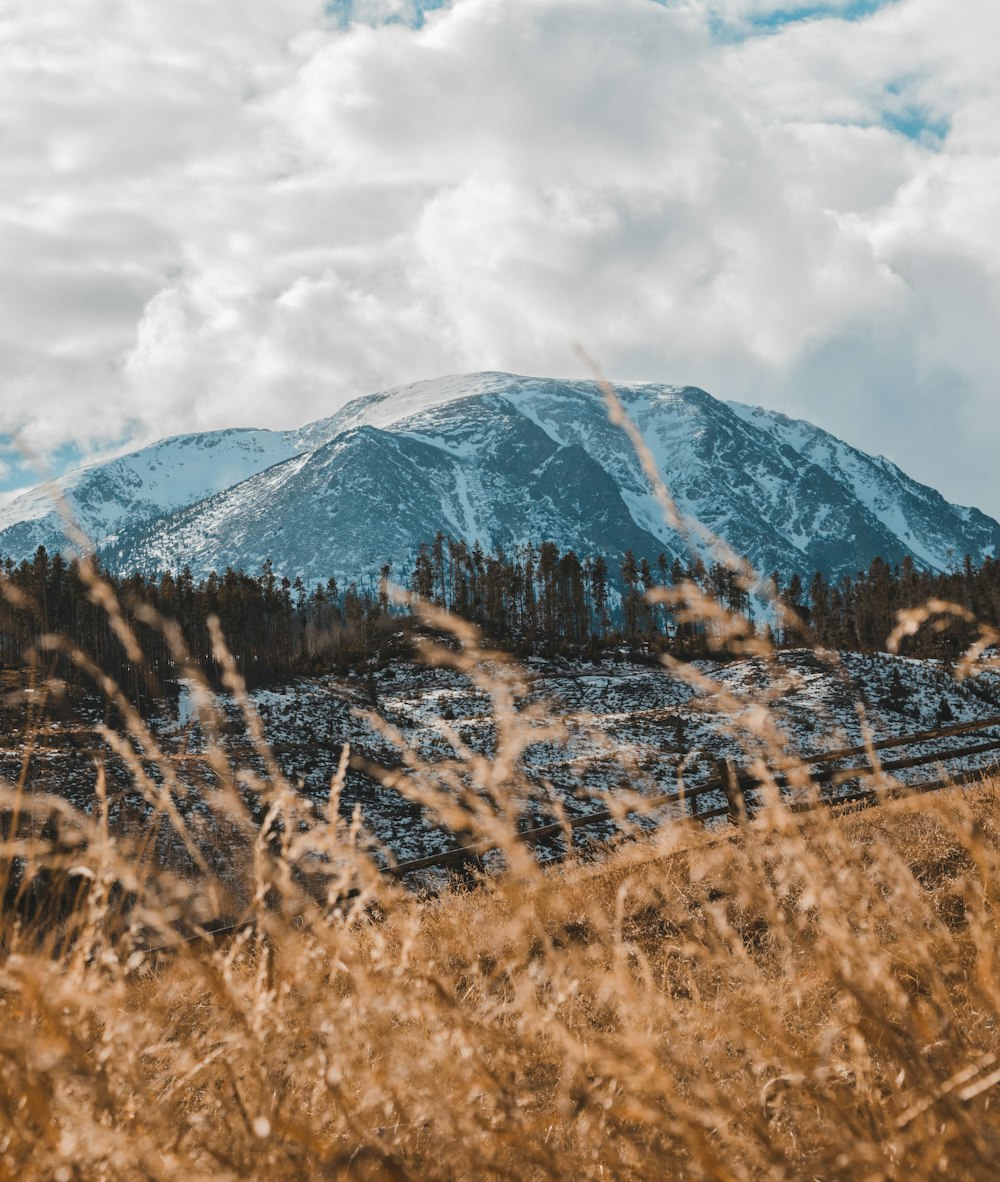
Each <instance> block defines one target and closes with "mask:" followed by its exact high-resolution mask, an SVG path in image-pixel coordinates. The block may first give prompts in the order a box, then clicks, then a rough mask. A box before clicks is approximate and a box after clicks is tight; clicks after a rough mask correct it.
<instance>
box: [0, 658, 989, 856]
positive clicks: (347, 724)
mask: <svg viewBox="0 0 1000 1182" xmlns="http://www.w3.org/2000/svg"><path fill="white" fill-rule="evenodd" d="M521 674H522V676H521V681H520V684H519V686H518V691H519V692H518V695H517V697H516V706H517V709H518V711H519V712H521V716H522V717H523V718H524V721H523V722H522V723H520V724H518V725H521V726H524V727H527V728H529V731H530V733H529V734H528V736H527V738H526V746H525V749H524V752H523V756H522V758H521V760H520V763H519V767H518V769H517V774H516V775H515V776H513V777H512V778H511V780H510V783H511V785H512V787H511V791H512V792H514V793H516V794H517V796H518V800H519V807H520V811H521V814H522V825H523V827H531V826H532V825H536V824H541V823H546V822H549V821H551V820H553V818H554V817H556V816H557V815H558V813H559V811H560V810H563V811H564V812H565V813H566V814H567V815H569V816H578V815H580V814H584V813H588V812H593V811H596V810H598V809H601V808H603V807H606V805H607V803H608V800H609V798H610V799H612V800H613V799H614V798H615V797H616V795H620V794H621V793H622V792H623V791H625V790H628V791H632V792H639V793H642V794H644V795H647V796H651V795H656V794H658V793H669V792H673V791H675V790H677V789H678V788H684V789H685V790H687V789H690V788H692V787H695V788H696V787H697V786H699V785H701V784H703V783H704V782H705V781H706V780H707V779H708V778H709V777H710V776H711V775H712V774H713V773H714V771H715V765H716V761H717V760H718V759H719V758H722V757H729V758H732V759H733V760H734V761H735V762H736V763H737V764H739V765H741V766H743V767H746V766H748V765H749V764H750V763H751V762H752V760H753V758H754V757H755V756H757V755H760V754H763V753H764V752H765V751H766V750H767V749H768V748H770V749H771V750H773V749H774V747H775V745H776V744H777V745H779V746H782V747H783V749H784V750H785V751H786V752H788V753H794V754H803V755H805V754H818V753H820V752H823V751H827V750H830V749H833V748H838V747H843V746H850V745H854V744H856V743H859V742H861V741H863V739H864V737H865V735H864V729H863V728H864V727H865V726H867V727H868V728H869V729H870V734H871V736H872V737H873V738H875V739H881V738H889V737H894V736H897V735H905V734H911V733H915V732H919V731H923V730H929V729H932V728H934V727H936V726H939V725H946V726H947V725H955V724H958V723H961V722H965V721H972V720H978V719H985V718H991V717H994V716H1000V673H998V672H989V673H984V674H981V675H979V676H978V677H975V678H970V679H967V680H965V681H963V682H957V681H955V680H954V678H953V677H952V675H951V673H950V672H949V670H948V669H946V668H943V667H941V666H940V665H938V664H936V663H934V662H927V661H915V660H907V659H904V658H896V657H890V656H887V655H884V654H880V655H874V656H862V655H858V654H844V655H842V656H839V657H838V656H836V655H834V654H829V655H827V656H823V655H817V654H814V653H812V652H809V651H805V650H802V651H793V652H787V653H783V654H781V656H780V658H779V662H778V666H777V668H770V669H769V668H768V667H766V666H765V665H764V664H763V663H761V662H760V661H757V660H740V661H733V662H728V663H713V662H698V663H697V664H696V665H694V666H692V667H690V674H691V676H690V677H688V678H685V677H679V676H676V675H674V674H673V673H671V672H670V671H668V670H666V669H661V668H656V667H647V666H637V665H632V664H628V663H625V662H622V663H616V662H615V661H613V660H607V659H606V660H605V661H603V662H602V663H600V664H589V663H576V664H570V663H568V662H552V661H549V662H545V661H538V660H533V661H529V662H528V663H526V664H525V665H524V666H523V667H522V669H521ZM691 680H693V681H695V682H696V683H697V684H691V683H690V682H691ZM251 700H252V703H253V706H254V708H255V710H256V711H257V713H258V714H259V716H260V719H261V721H262V724H263V728H264V732H265V734H266V736H267V739H268V742H269V744H270V746H271V748H272V750H273V752H274V755H275V758H276V759H277V762H278V765H279V766H280V768H281V770H282V771H283V772H284V774H285V775H286V776H287V777H288V778H289V780H290V781H291V782H292V783H293V784H294V785H296V786H297V788H298V789H299V790H300V791H301V793H302V794H303V796H304V797H306V798H307V799H308V800H310V801H312V802H314V803H315V805H316V806H317V808H321V807H323V806H324V804H325V802H326V801H327V799H328V796H329V788H330V781H331V777H332V776H333V775H334V773H335V772H336V769H337V765H338V761H339V758H340V754H341V750H342V747H343V745H344V743H345V742H346V743H349V744H350V749H351V753H352V755H354V756H355V757H357V758H360V759H362V760H368V761H372V762H374V763H377V764H379V765H381V766H384V767H397V766H399V765H400V763H401V762H402V760H403V759H404V757H407V758H409V759H410V761H411V763H416V764H418V765H419V766H421V767H422V769H423V771H422V775H423V776H424V782H433V781H434V779H435V775H436V773H435V768H441V769H449V768H451V767H453V761H454V760H455V757H456V754H457V753H459V752H461V751H463V750H464V751H465V752H466V753H473V754H479V755H485V756H488V757H489V756H491V755H492V754H493V753H494V751H495V746H496V742H497V730H496V725H495V719H494V711H493V706H492V703H491V700H490V697H489V695H488V694H487V693H486V692H483V691H482V690H481V689H477V687H476V686H475V685H474V684H473V683H472V681H470V679H469V678H467V677H465V676H463V675H461V674H459V673H456V672H454V671H452V670H449V669H441V668H434V669H430V668H425V667H422V666H418V665H398V666H395V667H392V668H387V669H384V670H382V671H380V672H378V673H376V674H374V675H373V677H371V678H362V677H359V676H351V677H345V678H340V677H333V676H327V677H320V678H310V679H299V680H297V681H294V682H292V683H290V684H288V685H286V686H283V687H281V688H272V689H267V690H259V691H256V692H255V693H253V694H252V695H251ZM224 705H225V708H226V713H227V717H228V723H227V725H226V726H225V727H224V734H223V735H222V739H221V741H222V743H223V744H224V746H225V748H226V750H227V754H228V756H229V758H230V760H231V762H232V764H233V766H234V767H235V768H244V769H246V770H247V771H250V772H256V773H257V774H261V773H263V772H264V770H265V769H264V767H263V764H262V762H261V761H260V759H259V758H258V757H257V756H256V755H254V754H253V753H252V751H251V748H250V745H249V744H248V741H247V736H246V729H245V727H244V726H243V725H242V724H241V722H240V719H239V713H238V710H237V708H236V706H235V704H234V703H232V702H225V703H224ZM371 711H374V712H375V713H376V714H377V715H378V716H379V717H380V718H381V719H382V720H384V722H385V723H387V724H389V727H390V728H391V729H392V732H393V733H392V734H386V733H385V731H384V730H382V729H380V728H379V727H377V726H376V725H374V724H373V723H372V721H371V719H370V718H369V717H367V715H368V712H371ZM12 718H13V716H12V714H11V712H10V711H8V713H7V714H6V715H5V719H6V722H7V726H6V728H5V729H6V731H7V734H6V736H5V740H4V749H3V752H2V755H0V760H2V763H0V771H2V773H3V774H4V775H5V776H6V777H7V778H8V779H11V780H16V779H17V778H18V777H19V776H20V775H22V774H23V769H24V766H25V763H24V761H25V754H26V747H25V744H24V741H23V733H21V734H20V735H19V734H18V733H11V732H12V731H14V727H13V726H12ZM96 721H97V717H96V709H95V710H94V711H93V712H92V714H91V717H90V718H87V717H84V718H83V719H82V720H81V719H80V718H79V717H77V718H75V719H73V720H67V719H62V720H55V719H54V720H51V721H49V722H48V723H46V724H45V725H44V726H43V727H42V728H41V730H40V731H39V733H38V735H37V737H36V740H35V743H34V749H33V752H32V755H31V760H30V763H29V765H28V775H27V782H28V783H29V785H31V786H32V787H33V788H34V789H36V790H45V791H50V792H55V793H57V794H59V795H62V796H68V797H70V798H71V799H73V800H74V802H75V803H77V804H80V805H82V806H83V807H85V808H89V807H90V806H91V802H92V800H93V783H94V759H95V756H96V755H98V754H99V753H100V749H101V742H100V740H99V739H98V738H97V737H96V736H95V735H94V733H93V731H92V730H88V729H87V724H92V723H94V722H96ZM81 723H82V724H83V725H81ZM150 723H151V726H152V729H153V731H154V732H155V734H156V736H157V739H158V741H159V742H160V743H161V744H162V745H163V747H164V748H165V749H166V750H167V751H169V752H171V753H172V754H173V755H175V756H180V757H181V758H180V759H179V760H178V762H177V767H178V774H179V775H180V777H181V778H182V779H183V778H185V777H187V776H190V783H191V785H192V789H193V791H192V792H191V794H190V798H189V800H188V802H187V805H186V806H185V807H189V808H194V809H197V808H198V805H199V799H198V797H199V793H200V792H204V791H207V790H208V788H207V783H208V781H207V780H206V779H205V778H204V777H203V776H201V775H200V774H199V772H198V764H199V759H198V756H199V752H200V751H202V750H203V746H204V738H203V736H202V735H201V733H200V729H199V725H198V722H197V719H196V715H195V714H194V712H193V711H192V708H191V702H190V699H189V696H188V695H187V693H186V692H184V693H182V694H181V698H180V700H179V702H178V703H177V704H176V705H175V706H172V707H171V708H170V709H169V711H167V712H165V713H164V714H163V715H162V716H161V717H156V718H153V719H152V720H150ZM996 736H1000V727H998V728H997V729H995V730H990V731H988V732H985V733H983V734H979V733H977V734H976V735H974V736H971V737H963V738H959V739H954V738H953V739H951V740H938V741H936V742H929V743H925V744H924V745H923V746H922V747H915V748H909V747H908V748H906V749H903V750H898V751H892V752H887V753H886V759H887V760H891V759H894V758H899V757H900V756H909V755H914V754H918V753H924V752H926V753H931V752H935V751H942V750H943V749H944V748H946V747H948V746H956V745H957V746H962V745H965V744H967V743H969V742H979V741H984V740H986V739H989V738H993V737H996ZM994 758H995V756H994V755H993V754H992V753H990V754H984V755H980V756H978V757H972V758H966V759H964V760H959V761H957V762H952V763H949V764H948V765H947V770H948V771H950V772H959V771H969V770H971V769H972V768H974V767H980V766H981V767H987V766H991V764H992V762H993V760H994ZM107 762H108V767H109V770H110V773H111V781H112V785H113V787H114V786H116V785H117V786H118V787H119V791H118V793H117V795H116V796H115V804H116V807H117V808H118V809H120V810H124V808H125V804H126V799H127V797H128V790H127V785H128V783H129V777H128V776H127V773H126V772H125V770H124V768H123V767H122V766H121V765H120V764H119V763H118V762H117V761H116V760H115V759H114V758H110V759H108V761H107ZM847 762H848V765H851V766H853V765H856V764H859V763H860V764H863V763H865V762H866V759H865V758H864V757H862V758H860V759H858V758H855V759H853V760H849V761H847ZM944 770H945V769H944V767H939V766H937V765H935V764H931V765H930V766H929V767H922V768H918V769H912V770H910V771H908V772H900V773H898V774H899V777H900V778H901V779H903V780H908V781H909V782H916V781H925V780H928V779H934V778H937V777H938V776H940V775H941V774H942V773H943V771H944ZM502 790H503V786H502V785H501V791H502ZM717 797H718V799H714V798H713V797H708V798H703V799H702V800H701V801H700V802H699V807H700V808H701V810H702V811H705V810H709V809H711V808H713V807H715V806H717V805H719V804H722V803H724V799H723V798H722V796H721V794H717ZM341 809H342V812H343V813H344V814H345V815H351V814H352V813H353V812H354V810H355V809H357V810H359V811H360V815H361V818H362V820H363V824H364V826H365V828H366V830H367V831H368V832H369V833H370V835H371V836H372V838H373V839H374V840H375V841H376V842H377V843H378V845H379V846H380V847H381V848H382V850H383V856H384V857H386V858H390V857H391V858H394V859H396V860H398V861H405V860H407V859H409V858H413V857H419V856H423V855H425V854H427V853H432V852H436V851H440V850H444V849H448V848H450V847H452V846H454V845H455V844H456V838H455V836H454V835H453V834H452V833H450V832H447V831H446V830H444V829H441V828H437V827H435V826H434V825H432V824H430V822H429V821H428V819H427V818H426V817H425V816H424V814H423V812H422V810H421V809H420V807H418V806H417V805H416V804H414V803H413V802H412V801H410V800H409V799H407V797H406V796H405V794H403V793H401V792H400V791H398V790H396V789H395V788H387V787H385V786H383V785H382V784H380V783H378V782H377V780H376V779H375V778H373V777H372V776H370V775H368V774H366V773H365V772H364V771H363V770H360V769H357V768H355V769H352V770H351V771H350V772H349V773H348V776H347V781H346V784H345V786H344V791H343V794H342V797H341ZM681 811H682V806H678V805H672V806H668V807H667V808H665V809H662V810H661V811H660V814H659V815H658V817H657V819H658V820H666V819H669V817H670V816H672V815H679V813H680V812H681ZM611 832H612V826H611V825H610V824H604V825H601V826H595V827H593V828H589V827H588V828H586V829H579V830H577V838H578V839H579V840H583V841H586V840H587V839H591V840H599V839H600V838H602V837H606V836H608V835H609V834H610V833H611ZM584 835H586V836H584ZM553 848H555V849H558V842H556V843H555V844H554V847H553ZM543 852H544V851H543Z"/></svg>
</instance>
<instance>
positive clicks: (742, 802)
mask: <svg viewBox="0 0 1000 1182" xmlns="http://www.w3.org/2000/svg"><path fill="white" fill-rule="evenodd" d="M994 727H1000V715H993V716H992V717H990V718H983V719H979V720H978V721H976V722H963V723H957V724H956V725H954V726H946V727H936V728H935V729H933V730H928V731H920V732H917V733H915V734H909V735H897V736H894V737H893V738H889V739H879V740H877V741H876V742H872V743H866V744H860V745H858V746H855V747H842V748H839V749H837V750H833V751H823V752H819V753H817V754H815V755H806V756H802V757H801V758H800V759H799V761H798V768H797V771H796V773H791V774H789V773H786V772H779V773H776V774H773V775H769V776H768V777H767V781H768V787H769V788H777V789H780V790H785V792H786V793H788V792H791V793H793V794H794V793H796V792H797V793H798V798H797V799H796V798H795V797H794V796H793V798H792V800H791V801H790V804H791V807H792V808H793V809H795V810H796V811H807V810H810V809H816V808H829V807H835V806H840V805H855V806H866V805H871V804H877V803H878V801H879V799H880V797H879V793H878V789H877V788H873V787H870V786H869V787H867V788H863V787H859V788H857V789H855V790H854V791H849V792H838V793H837V794H836V795H829V794H827V795H817V789H819V790H820V791H821V792H822V790H823V789H824V788H825V789H827V793H829V789H830V788H839V787H840V786H841V785H844V784H852V783H858V782H863V781H865V780H872V779H877V778H879V777H881V776H882V775H891V773H893V772H897V771H904V770H909V769H911V768H916V767H923V766H926V765H928V764H936V765H941V766H944V765H947V764H948V763H950V762H953V761H954V760H956V759H962V758H968V757H970V756H974V755H985V754H988V753H990V752H995V751H1000V738H990V739H987V740H985V741H982V742H978V743H966V744H963V745H962V746H958V747H950V748H946V749H944V750H935V751H932V752H930V753H927V754H923V755H911V756H904V757H903V758H901V759H890V760H884V761H883V760H881V759H879V757H878V753H879V752H881V751H889V750H893V749H896V748H902V749H906V748H908V747H909V748H913V747H919V746H922V745H923V744H925V743H936V742H937V741H939V740H941V739H949V738H954V737H956V736H958V735H968V734H974V733H976V732H982V731H985V730H990V729H992V728H994ZM863 755H867V756H868V759H869V762H867V763H865V764H862V765H860V766H848V767H833V766H830V765H832V764H839V763H842V762H843V761H845V760H850V759H853V758H855V757H858V756H863ZM982 770H983V769H982V768H978V769H977V770H975V771H972V772H964V773H958V774H955V775H950V776H946V777H945V778H943V779H936V780H929V781H925V782H923V783H920V784H909V785H905V786H904V787H905V790H907V791H910V792H932V791H936V790H937V789H939V788H945V787H948V786H950V785H953V784H960V783H963V782H969V781H971V780H974V779H977V778H978V777H979V776H981V774H982ZM765 791H766V789H765V787H764V785H763V784H762V782H761V779H760V778H759V777H758V776H755V775H753V773H751V772H750V771H747V770H745V769H743V768H740V767H738V766H736V765H735V764H734V763H733V762H732V761H731V760H719V761H718V763H717V764H716V771H715V774H714V775H713V776H711V777H710V778H709V779H707V780H705V781H704V782H703V783H701V784H698V785H693V786H692V787H690V788H688V789H686V790H683V791H675V792H666V793H662V794H660V795H656V796H649V797H646V798H644V799H643V802H642V806H641V810H640V809H634V810H632V811H631V812H630V813H629V812H625V811H624V810H623V809H622V807H621V806H619V807H617V808H611V809H600V810H598V811H596V812H592V813H585V814H583V815H582V816H578V817H566V818H564V819H563V820H561V821H554V822H551V823H550V824H547V825H539V826H537V827H535V828H534V829H527V830H524V831H523V832H521V833H519V834H518V835H517V837H518V841H520V842H522V843H524V844H526V845H537V844H538V843H539V842H542V841H546V840H548V839H550V838H557V837H560V836H564V837H567V838H568V837H569V835H570V834H571V833H573V832H575V831H576V830H577V829H583V828H586V827H588V826H592V825H600V824H606V823H607V822H611V821H618V822H620V821H622V820H624V819H625V818H626V817H627V816H630V815H631V816H636V815H640V812H641V814H642V815H645V814H651V813H654V812H656V811H657V810H658V809H661V808H666V807H667V806H668V805H679V806H681V812H680V816H687V817H690V818H693V819H695V820H697V821H701V822H706V821H710V820H713V819H717V818H721V817H725V818H726V819H727V821H728V822H729V823H731V824H740V823H742V822H744V821H746V820H747V819H749V818H751V817H752V816H753V815H754V813H755V812H756V811H757V809H758V808H760V807H761V806H762V804H763V803H764V793H765ZM720 796H721V797H722V798H724V800H725V803H724V804H722V803H716V801H718V800H719V798H720ZM706 798H714V799H708V801H707V803H708V804H709V805H710V807H707V808H702V807H701V805H702V802H705V801H706ZM677 819H679V818H678V817H677V816H672V817H669V818H667V819H666V820H668V821H672V820H677ZM499 848H500V846H499V844H498V843H494V842H486V841H484V842H475V843H472V844H470V845H464V846H458V847H456V848H455V849H451V850H445V851H444V852H443V853H438V854H428V855H427V856H426V857H423V858H412V859H410V860H409V861H406V862H397V863H393V864H391V865H389V866H386V867H385V868H384V869H383V871H382V873H383V874H386V875H388V876H390V877H393V878H403V877H405V876H406V875H409V874H413V873H415V872H417V871H419V870H432V869H449V868H459V869H465V870H468V869H470V868H472V869H479V868H481V867H482V866H483V859H484V857H485V855H486V854H489V853H491V852H492V851H495V850H497V849H499ZM564 856H565V854H563V855H556V856H555V857H553V858H550V859H547V861H558V860H559V859H560V857H564Z"/></svg>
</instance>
